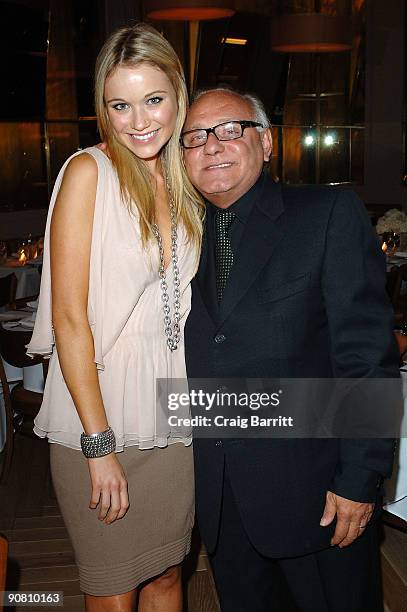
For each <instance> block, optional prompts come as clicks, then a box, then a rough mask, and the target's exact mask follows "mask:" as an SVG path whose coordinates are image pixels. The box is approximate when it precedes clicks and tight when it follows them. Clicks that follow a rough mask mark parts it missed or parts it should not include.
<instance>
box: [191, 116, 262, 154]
mask: <svg viewBox="0 0 407 612" xmlns="http://www.w3.org/2000/svg"><path fill="white" fill-rule="evenodd" d="M254 127H261V128H262V127H264V126H263V125H262V124H261V123H257V122H256V121H226V122H225V123H219V124H218V125H214V126H213V127H210V128H199V129H196V130H188V131H187V132H184V133H183V134H181V144H182V146H183V147H184V148H185V149H195V147H201V146H202V145H204V144H205V143H206V142H207V140H208V136H209V134H215V136H216V138H217V139H218V140H236V139H237V138H241V137H242V136H243V134H244V131H245V129H246V128H254Z"/></svg>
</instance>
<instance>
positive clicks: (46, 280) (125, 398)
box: [27, 147, 198, 451]
mask: <svg viewBox="0 0 407 612" xmlns="http://www.w3.org/2000/svg"><path fill="white" fill-rule="evenodd" d="M85 152H86V153H88V154H89V155H91V156H92V157H93V158H94V159H95V160H96V163H97V167H98V184H97V193H96V204H95V213H94V220H93V233H92V245H91V259H90V270H89V295H88V320H89V324H90V327H91V330H92V334H93V339H94V348H95V363H96V367H97V369H98V374H99V383H100V387H101V392H102V397H103V401H104V406H105V410H106V414H107V418H108V422H109V424H110V426H111V427H112V428H113V430H114V432H115V435H116V441H117V448H116V450H117V451H120V450H123V448H124V447H125V446H130V445H138V446H139V447H140V448H141V449H142V448H152V447H154V446H159V447H164V446H167V444H170V443H174V442H183V443H184V444H189V443H190V442H191V428H190V426H189V424H188V421H187V417H188V416H189V410H188V407H185V406H180V407H179V408H178V409H177V410H176V411H175V412H173V411H172V410H171V411H170V412H168V409H167V408H168V405H167V402H166V397H164V400H163V401H158V400H159V396H160V395H162V393H163V388H164V389H165V392H166V393H169V392H176V393H178V392H181V391H185V390H186V389H187V385H186V369H185V360H184V325H185V320H186V317H187V316H188V312H189V309H190V303H191V287H190V282H191V279H192V277H193V275H194V274H195V272H196V268H197V263H198V261H197V253H196V249H195V248H194V247H193V246H191V244H190V243H188V241H187V239H186V234H185V231H184V229H183V227H182V226H181V224H179V226H178V266H179V271H180V280H181V286H180V291H181V300H180V301H181V323H180V326H181V341H180V344H179V346H178V349H177V350H176V351H173V352H171V351H170V350H169V349H168V348H167V345H166V340H165V334H164V323H163V310H162V294H161V289H160V279H159V276H158V268H159V251H158V245H157V243H156V241H155V240H153V241H152V242H151V243H149V244H148V247H147V248H143V246H142V243H141V237H140V231H139V223H138V215H137V212H135V213H130V212H129V211H128V208H127V207H126V205H125V204H124V202H123V201H122V198H121V196H120V188H119V182H118V178H117V174H116V171H115V170H114V168H113V166H112V164H111V162H110V160H109V159H108V157H107V156H106V155H105V154H104V153H103V152H102V151H100V150H99V149H97V148H95V147H91V148H88V149H85ZM81 153H83V151H79V152H78V153H75V155H73V156H72V157H75V156H76V155H79V154H81ZM72 157H71V158H69V159H68V160H67V161H66V163H65V164H64V166H63V167H62V169H61V171H60V173H59V175H58V178H57V180H56V183H55V187H54V191H53V194H52V198H51V203H50V209H49V213H48V219H47V225H46V231H45V239H44V262H43V269H42V279H41V292H40V299H39V308H38V313H37V319H36V323H35V328H34V331H33V335H32V339H31V341H30V343H29V345H28V346H27V353H28V354H29V355H32V356H33V355H44V356H45V357H50V365H49V371H48V377H47V381H46V385H45V390H44V399H43V403H42V406H41V409H40V412H39V414H38V415H37V417H36V419H35V427H34V431H35V432H36V433H37V434H38V435H39V436H41V437H45V436H47V437H48V439H49V441H50V442H57V443H60V444H63V445H66V446H69V447H71V448H76V449H80V434H81V432H82V431H83V427H82V425H81V422H80V420H79V417H78V414H77V411H76V409H75V405H74V403H73V400H72V398H71V395H70V393H69V390H68V388H67V386H66V384H65V381H64V379H63V376H62V372H61V369H60V365H59V361H58V355H57V351H56V347H55V342H54V337H53V330H52V290H51V275H50V250H49V239H50V236H49V234H50V223H51V217H52V212H53V208H54V205H55V201H56V197H57V194H58V191H59V188H60V185H61V181H62V177H63V174H64V171H65V168H66V166H67V164H68V162H69V160H70V159H72ZM166 275H167V283H168V289H169V295H170V304H171V306H172V302H173V300H172V297H171V296H172V291H173V277H172V266H171V265H170V266H169V267H168V269H167V273H166ZM158 380H159V381H160V387H157V381H158ZM164 381H165V382H164ZM164 396H165V393H164ZM174 414H175V415H176V416H177V417H179V418H178V419H169V417H170V416H174ZM170 423H172V425H171V424H170ZM174 423H175V424H174Z"/></svg>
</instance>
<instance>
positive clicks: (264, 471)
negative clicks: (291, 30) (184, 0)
mask: <svg viewBox="0 0 407 612" xmlns="http://www.w3.org/2000/svg"><path fill="white" fill-rule="evenodd" d="M182 142H183V146H184V156H185V163H186V167H187V171H188V174H189V176H190V178H191V180H192V182H193V183H194V185H195V186H196V188H197V189H198V190H199V191H200V192H201V193H202V194H203V196H204V197H205V199H206V201H207V218H206V231H205V235H204V241H203V242H204V244H203V252H202V258H201V263H200V267H199V270H198V273H197V276H196V279H195V280H194V282H193V298H192V311H191V314H190V316H189V318H188V321H187V324H186V330H185V341H186V358H187V368H188V375H189V376H190V377H192V378H219V377H224V378H228V379H232V378H235V379H236V378H239V377H240V378H246V377H249V378H250V377H251V378H272V377H282V378H295V377H297V378H329V377H377V378H380V377H389V376H390V377H392V376H394V377H397V375H398V374H397V365H398V357H397V350H396V347H395V343H394V340H393V337H392V333H391V331H392V312H391V308H390V306H389V304H388V301H387V298H386V295H385V290H384V276H385V270H384V268H385V267H384V261H383V256H382V254H381V253H380V249H379V248H378V245H377V240H376V239H375V237H374V234H373V231H372V229H371V227H370V222H369V219H368V217H367V215H366V213H365V210H364V207H363V205H362V204H361V203H360V201H359V200H358V199H357V197H356V196H355V195H354V194H353V193H352V192H351V191H348V190H336V189H330V188H320V187H284V186H281V185H278V184H274V183H273V182H272V181H271V180H270V178H269V176H267V175H266V174H263V173H262V168H263V162H264V161H268V160H269V158H270V155H271V150H272V141H271V134H270V130H269V129H268V123H267V117H266V114H265V112H264V109H263V108H262V106H261V104H260V103H259V102H258V100H256V99H255V98H254V97H252V96H247V95H246V96H242V95H239V94H237V93H234V92H232V91H229V90H222V89H219V90H209V91H206V92H203V93H201V94H200V95H199V97H198V98H197V99H196V100H195V102H194V103H193V104H192V106H191V109H190V112H189V114H188V118H187V121H186V124H185V126H184V131H183V135H182ZM194 449H195V461H196V492H197V513H198V521H199V527H200V531H201V535H202V538H203V541H204V543H205V545H206V547H207V550H208V552H209V555H210V559H211V563H212V567H213V570H214V574H215V579H216V584H217V587H218V592H219V597H220V602H221V608H222V612H238V611H242V612H243V611H245V612H252V611H253V612H254V611H255V612H262V611H264V612H265V611H266V610H267V611H268V612H270V611H271V610H274V609H280V608H278V607H277V608H275V607H274V606H273V603H272V602H273V593H274V591H275V589H276V588H277V586H278V585H276V584H275V580H274V582H273V576H275V569H276V567H278V568H279V571H282V573H283V574H284V575H285V578H286V580H287V583H288V585H289V587H290V590H291V592H292V594H293V597H294V599H295V602H296V606H297V609H300V610H301V611H302V612H305V611H306V612H328V611H330V612H344V610H346V612H367V611H369V612H376V611H379V610H382V598H381V592H380V576H379V564H378V545H377V525H376V521H374V520H370V519H371V517H372V514H373V510H374V507H375V504H377V500H378V496H379V493H380V484H381V480H382V478H383V477H384V476H387V475H389V473H390V472H391V466H392V458H393V443H392V441H391V440H385V439H383V440H377V439H376V440H373V439H371V440H355V439H341V440H337V439H290V440H286V439H272V440H271V439H269V440H266V439H249V438H246V439H217V438H213V439H197V440H196V441H195V444H194ZM283 611H284V612H288V611H287V608H286V607H284V608H283Z"/></svg>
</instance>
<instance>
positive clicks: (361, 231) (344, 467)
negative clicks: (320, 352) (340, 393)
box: [322, 190, 402, 502]
mask: <svg viewBox="0 0 407 612" xmlns="http://www.w3.org/2000/svg"><path fill="white" fill-rule="evenodd" d="M385 285H386V264H385V256H384V254H383V253H382V251H381V249H380V245H379V241H378V239H377V236H376V234H375V232H374V230H373V228H372V226H371V223H370V219H369V217H368V215H367V213H366V210H365V208H364V206H363V204H362V202H361V201H360V200H359V198H358V197H357V196H356V194H355V193H353V192H352V191H348V190H342V191H338V193H337V197H336V199H335V202H334V204H333V207H332V211H331V215H330V219H329V224H328V227H327V234H326V245H325V256H324V263H323V273H322V290H323V295H324V299H325V306H326V312H327V316H328V324H329V333H330V341H331V358H332V364H333V370H334V376H335V378H342V377H347V378H354V379H358V380H361V379H365V378H383V379H384V378H396V379H398V378H399V371H398V363H399V355H398V350H397V346H396V342H395V339H394V335H393V323H394V315H393V310H392V307H391V304H390V302H389V299H388V297H387V294H386V289H385ZM398 388H399V387H398V383H397V382H396V383H395V386H394V389H395V390H396V394H395V395H393V396H392V397H391V398H387V400H388V401H387V400H386V398H385V397H384V398H378V397H377V396H376V397H374V398H372V404H370V403H369V402H368V406H367V410H369V409H370V407H371V410H372V411H374V410H377V409H379V410H380V409H383V410H390V411H391V412H392V416H391V418H392V419H394V421H397V420H399V419H401V412H402V398H401V394H400V395H398ZM382 399H383V402H382V403H380V402H381V400H382ZM373 400H374V401H373ZM364 410H365V413H366V406H364ZM372 419H373V420H374V415H373V413H372ZM378 435H380V432H379V434H378ZM393 435H394V434H393ZM393 458H394V439H393V438H390V437H387V438H386V437H383V438H380V437H376V438H374V437H372V438H343V439H341V440H340V464H339V465H338V466H337V470H336V473H335V476H334V478H333V482H332V491H333V492H334V493H337V494H338V495H341V496H342V497H345V498H347V499H352V500H355V501H361V502H374V501H375V500H376V497H377V493H378V487H380V483H381V481H382V479H383V477H389V476H390V475H391V470H392V464H393Z"/></svg>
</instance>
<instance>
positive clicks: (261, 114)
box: [192, 87, 271, 132]
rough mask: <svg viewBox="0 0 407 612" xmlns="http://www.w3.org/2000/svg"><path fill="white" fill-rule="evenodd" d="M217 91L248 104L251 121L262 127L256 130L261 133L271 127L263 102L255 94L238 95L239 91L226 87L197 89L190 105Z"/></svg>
mask: <svg viewBox="0 0 407 612" xmlns="http://www.w3.org/2000/svg"><path fill="white" fill-rule="evenodd" d="M217 91H219V92H224V93H228V94H231V95H233V96H237V97H238V98H241V99H242V100H245V101H246V102H248V103H249V105H250V106H251V108H252V111H253V121H256V122H257V123H261V125H262V126H263V127H262V128H257V130H259V132H261V131H262V130H263V129H265V128H269V127H271V123H270V119H269V118H268V116H267V111H266V108H265V106H264V104H263V102H262V101H261V100H260V98H258V97H257V96H256V95H255V94H252V93H240V92H239V91H236V90H234V89H232V88H228V87H210V88H208V89H199V90H198V91H197V92H196V93H195V94H194V96H193V98H192V104H193V103H194V102H196V101H197V100H199V98H201V97H202V96H204V95H205V94H208V93H212V92H217Z"/></svg>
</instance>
